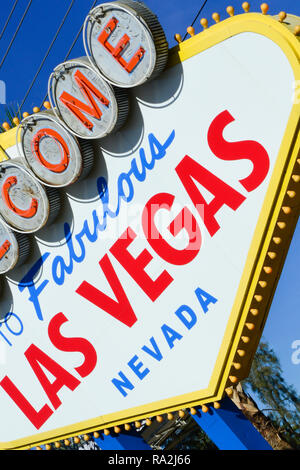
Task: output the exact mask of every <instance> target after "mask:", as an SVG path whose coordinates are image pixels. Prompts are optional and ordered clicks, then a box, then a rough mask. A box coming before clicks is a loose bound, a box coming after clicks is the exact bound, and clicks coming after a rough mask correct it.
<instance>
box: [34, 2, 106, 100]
mask: <svg viewBox="0 0 300 470" xmlns="http://www.w3.org/2000/svg"><path fill="white" fill-rule="evenodd" d="M97 1H98V0H94V2H93V4H92V6H91V8H90V10H92V9H93V8H94V6H95V5H96V3H97ZM90 10H89V11H90ZM82 30H83V25H82V26H81V28H80V30H79V31H78V33H77V34H76V36H75V38H74V41H73V42H72V44H71V47H70V49H69V50H68V52H67V54H66V56H65V58H64V60H63V62H66V60H68V58H69V56H70V54H71V52H72V50H73V49H74V46H75V44H76V42H77V41H78V38H79V36H80V34H81V33H82ZM47 96H48V92H47V93H46V94H45V96H44V99H43V101H42V103H41V106H40V108H41V107H42V106H43V103H44V102H45V101H46V99H47Z"/></svg>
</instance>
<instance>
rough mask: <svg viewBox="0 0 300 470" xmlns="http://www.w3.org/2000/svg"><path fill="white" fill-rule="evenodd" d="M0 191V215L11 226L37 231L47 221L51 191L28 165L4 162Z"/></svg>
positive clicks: (31, 231) (1, 171) (27, 230)
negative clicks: (28, 169)
mask: <svg viewBox="0 0 300 470" xmlns="http://www.w3.org/2000/svg"><path fill="white" fill-rule="evenodd" d="M0 192H1V199H0V216H1V218H2V219H3V221H4V222H5V223H6V224H7V225H8V226H9V227H11V228H12V229H14V230H16V231H17V232H21V233H33V232H36V231H37V230H39V229H40V228H42V227H43V226H44V225H45V224H46V222H47V220H48V217H49V201H48V197H47V194H46V192H45V190H44V188H43V187H42V186H41V185H40V183H39V182H38V181H36V180H35V179H34V177H33V176H31V175H30V173H29V172H28V171H27V170H26V169H25V168H22V167H21V166H19V165H17V164H12V163H10V162H9V163H8V162H2V163H1V167H0Z"/></svg>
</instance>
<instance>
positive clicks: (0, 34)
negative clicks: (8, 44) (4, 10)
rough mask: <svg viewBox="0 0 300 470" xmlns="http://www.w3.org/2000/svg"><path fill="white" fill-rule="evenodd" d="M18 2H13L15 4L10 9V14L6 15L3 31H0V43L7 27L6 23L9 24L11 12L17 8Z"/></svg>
mask: <svg viewBox="0 0 300 470" xmlns="http://www.w3.org/2000/svg"><path fill="white" fill-rule="evenodd" d="M18 1H19V0H16V1H15V3H14V4H13V6H12V9H11V10H10V13H9V15H8V18H7V20H6V23H5V25H4V26H3V29H2V31H1V33H0V41H1V39H2V36H3V34H4V33H5V31H6V28H7V25H8V23H9V21H10V19H11V17H12V14H13V12H14V11H15V8H16V6H17V3H18Z"/></svg>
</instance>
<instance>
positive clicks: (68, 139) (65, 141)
mask: <svg viewBox="0 0 300 470" xmlns="http://www.w3.org/2000/svg"><path fill="white" fill-rule="evenodd" d="M18 137H20V138H18V139H17V140H20V143H19V144H18V148H19V147H21V150H22V152H20V153H21V155H22V156H24V158H25V161H26V163H27V165H28V166H29V167H30V169H31V170H32V171H33V173H34V175H35V176H36V178H37V179H38V180H39V181H40V182H42V183H44V184H46V185H49V186H53V187H63V186H68V185H70V184H72V183H74V182H75V181H77V180H78V178H79V176H80V174H81V171H82V158H81V153H80V147H79V144H78V142H77V140H76V138H75V137H74V136H73V135H72V134H70V133H69V132H67V131H66V130H65V129H64V127H63V126H61V125H60V124H59V123H58V122H57V118H55V117H53V116H51V114H50V113H49V112H44V113H39V114H35V115H33V116H29V117H27V118H25V119H23V121H22V123H21V125H20V127H19V136H18Z"/></svg>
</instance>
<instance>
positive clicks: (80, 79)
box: [59, 70, 109, 131]
mask: <svg viewBox="0 0 300 470" xmlns="http://www.w3.org/2000/svg"><path fill="white" fill-rule="evenodd" d="M74 78H75V81H76V83H77V85H78V87H79V89H80V91H81V93H82V94H83V95H84V96H85V98H86V99H87V100H88V102H89V104H90V106H89V105H87V104H85V103H83V102H82V101H80V100H78V99H77V98H74V96H72V95H70V94H69V93H67V92H66V91H64V92H63V93H62V94H61V96H60V98H59V99H60V101H61V102H62V103H63V104H64V105H65V106H66V107H67V108H68V109H69V111H71V113H73V114H74V116H75V117H76V118H77V119H79V121H81V122H82V124H83V125H84V126H85V127H87V128H88V129H89V130H90V131H91V130H92V129H93V127H94V125H93V123H92V122H91V121H89V120H88V119H87V117H86V116H85V115H84V114H83V113H82V111H83V112H85V113H87V114H89V115H90V116H93V117H94V118H96V119H101V116H102V112H101V110H100V108H99V106H98V105H97V103H96V101H95V99H94V98H93V95H94V96H95V97H96V98H98V100H99V101H101V103H103V104H104V106H106V107H108V106H109V100H108V99H107V98H105V96H103V95H102V93H101V92H100V91H99V90H97V88H96V87H95V86H94V85H93V84H92V83H91V82H90V81H89V80H88V79H87V78H86V77H85V76H84V75H83V73H81V72H80V71H79V70H77V71H76V72H75V74H74Z"/></svg>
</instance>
